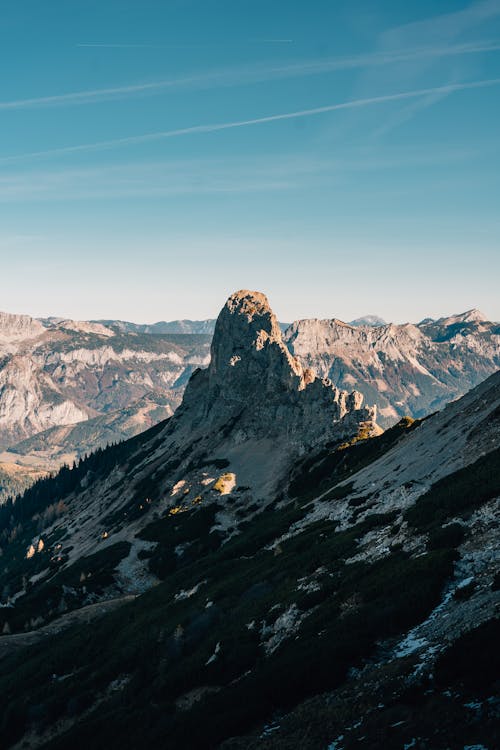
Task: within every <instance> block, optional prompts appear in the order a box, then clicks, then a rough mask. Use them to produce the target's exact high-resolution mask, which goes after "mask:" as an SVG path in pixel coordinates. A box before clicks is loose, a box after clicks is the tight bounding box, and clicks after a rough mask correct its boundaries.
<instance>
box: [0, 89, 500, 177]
mask: <svg viewBox="0 0 500 750" xmlns="http://www.w3.org/2000/svg"><path fill="white" fill-rule="evenodd" d="M498 85H500V78H490V79H486V80H482V81H471V82H468V83H451V84H448V85H446V86H435V87H432V88H425V89H414V90H412V91H401V92H399V93H396V94H386V95H384V96H372V97H365V98H362V99H350V100H348V101H345V102H339V103H337V104H327V105H325V106H323V107H313V108H309V109H301V110H295V111H293V112H282V113H280V114H274V115H267V116H264V117H255V118H252V119H246V120H233V121H231V122H219V123H209V124H205V125H191V126H189V127H185V128H176V129H173V130H162V131H158V132H155V133H145V134H143V135H133V136H126V137H124V138H113V139H111V140H107V141H97V142H94V143H82V144H78V145H75V146H65V147H62V148H55V149H48V150H45V151H34V152H31V153H27V154H19V155H17V156H4V157H0V163H9V162H17V161H24V160H27V159H34V158H44V157H51V156H64V155H67V154H75V153H82V152H89V151H100V150H107V149H111V148H119V147H123V146H131V145H134V144H141V143H147V142H150V141H159V140H163V139H166V138H177V137H180V136H184V135H194V134H197V133H213V132H216V131H221V130H230V129H233V128H245V127H251V126H254V125H264V124H266V123H271V122H279V121H281V120H295V119H298V118H304V117H312V116H316V115H322V114H326V113H328V112H336V111H340V110H349V109H361V108H363V107H370V106H373V105H378V104H384V103H387V102H395V101H404V100H408V99H418V98H420V97H427V96H431V95H446V94H453V93H456V92H458V91H466V90H469V89H480V88H488V87H492V86H498Z"/></svg>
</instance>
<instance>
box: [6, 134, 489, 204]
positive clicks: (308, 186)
mask: <svg viewBox="0 0 500 750" xmlns="http://www.w3.org/2000/svg"><path fill="white" fill-rule="evenodd" d="M481 148H482V150H483V152H484V145H483V146H482V147H481ZM478 153H479V151H478V149H469V150H464V149H456V148H448V149H443V148H440V149H439V151H438V152H437V153H436V152H435V151H433V150H432V151H429V149H428V148H427V147H426V148H408V147H404V148H400V149H395V148H394V147H392V146H391V147H390V148H381V149H379V150H378V152H377V154H376V155H374V154H373V152H372V151H370V149H367V148H366V147H363V148H355V149H350V150H349V151H348V152H346V151H345V149H339V153H338V155H334V154H332V155H331V156H330V157H328V158H325V157H324V156H323V155H318V154H314V153H312V154H311V153H304V154H297V153H289V154H284V155H280V156H277V155H269V154H265V155H261V156H255V155H252V157H249V156H246V157H245V156H243V157H234V158H232V159H230V160H227V159H214V158H211V157H207V158H204V159H187V160H186V159H171V160H162V161H156V160H155V161H150V160H146V161H142V160H141V161H132V162H126V163H121V164H105V165H103V164H99V165H96V166H79V167H78V166H76V167H73V166H71V167H67V166H54V167H47V168H39V169H32V168H29V169H27V170H26V169H15V170H10V171H9V172H7V173H6V172H4V173H3V174H0V203H22V204H26V203H28V202H30V203H32V202H50V201H57V202H60V201H79V200H82V201H95V200H114V199H119V200H122V199H127V198H138V199H151V198H160V197H168V196H177V197H180V196H189V195H200V194H203V195H210V194H224V193H230V194H234V193H264V192H276V191H290V190H300V191H310V190H313V189H314V188H317V187H319V186H320V187H321V188H322V189H326V188H329V189H330V188H337V189H344V187H345V185H346V180H347V184H352V183H350V177H349V175H351V174H352V173H360V172H361V173H365V174H366V173H369V172H373V171H376V172H377V175H379V174H380V172H381V171H395V170H397V171H399V170H401V169H406V168H408V167H410V168H412V169H415V168H416V169H418V170H421V169H422V170H426V169H431V170H435V169H436V165H438V164H439V165H441V166H443V165H448V164H451V163H453V164H455V163H457V162H464V161H470V160H471V159H476V158H477V156H478ZM357 189H358V188H357Z"/></svg>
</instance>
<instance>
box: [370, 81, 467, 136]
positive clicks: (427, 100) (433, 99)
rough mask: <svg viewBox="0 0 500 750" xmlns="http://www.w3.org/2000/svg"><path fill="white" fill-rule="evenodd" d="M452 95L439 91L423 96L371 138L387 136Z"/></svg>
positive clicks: (403, 109) (379, 128)
mask: <svg viewBox="0 0 500 750" xmlns="http://www.w3.org/2000/svg"><path fill="white" fill-rule="evenodd" d="M451 93H453V92H452V91H437V92H433V93H432V94H428V95H427V96H423V97H422V98H421V99H417V100H416V101H413V102H411V103H410V104H407V105H406V106H405V107H403V108H402V109H401V110H400V111H399V112H397V113H396V114H395V115H394V116H393V117H391V118H389V119H388V120H386V122H385V123H384V124H383V125H380V127H378V128H377V129H376V130H375V131H374V132H373V133H372V136H371V137H372V138H380V137H381V136H382V135H387V133H390V132H391V131H392V130H394V128H397V127H398V126H399V125H402V124H403V123H405V122H409V121H410V120H412V119H413V118H414V117H415V115H417V114H418V113H419V112H422V111H424V110H426V109H428V108H429V107H432V106H433V105H434V104H437V103H438V102H440V101H442V100H443V99H446V98H447V97H448V96H450V94H451Z"/></svg>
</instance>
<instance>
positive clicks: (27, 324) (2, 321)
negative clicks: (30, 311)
mask: <svg viewBox="0 0 500 750" xmlns="http://www.w3.org/2000/svg"><path fill="white" fill-rule="evenodd" d="M43 332H44V327H43V325H42V324H41V323H40V322H39V321H38V320H34V319H33V318H30V316H29V315H14V314H12V313H6V312H0V339H1V340H3V341H20V340H23V339H28V338H33V337H35V336H39V335H40V334H42V333H43Z"/></svg>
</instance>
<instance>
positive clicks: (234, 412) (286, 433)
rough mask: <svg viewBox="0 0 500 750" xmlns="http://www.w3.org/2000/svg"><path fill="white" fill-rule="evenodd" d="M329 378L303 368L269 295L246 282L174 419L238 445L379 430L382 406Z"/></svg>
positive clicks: (299, 444)
mask: <svg viewBox="0 0 500 750" xmlns="http://www.w3.org/2000/svg"><path fill="white" fill-rule="evenodd" d="M362 402H363V396H362V395H361V393H358V392H353V393H350V394H348V393H347V392H346V391H342V390H340V389H338V388H336V387H335V386H334V385H333V384H332V383H331V381H330V380H328V378H324V379H320V378H317V377H316V374H315V373H314V371H313V370H311V369H310V368H303V367H302V365H301V364H300V362H299V361H298V360H297V359H295V358H294V357H293V356H292V355H291V354H290V352H289V351H288V349H287V348H286V346H285V344H284V342H283V338H282V333H281V329H280V326H279V324H278V321H277V319H276V317H275V315H274V313H273V311H272V310H271V308H270V306H269V302H268V301H267V298H266V297H265V296H264V295H263V294H261V293H259V292H250V291H247V290H242V291H239V292H236V293H235V294H233V295H232V296H231V297H230V298H229V299H228V301H227V302H226V304H225V306H224V307H223V309H222V311H221V313H220V315H219V317H218V319H217V323H216V326H215V332H214V337H213V341H212V347H211V360H210V365H209V367H208V368H207V369H206V370H198V371H196V372H195V373H194V375H193V377H192V378H191V380H190V382H189V384H188V386H187V388H186V392H185V395H184V400H183V403H182V406H181V408H180V409H179V412H178V415H177V416H176V418H175V419H174V423H176V422H177V420H179V421H180V422H184V421H185V420H186V419H187V421H188V422H189V424H190V428H192V427H194V429H195V430H196V426H197V424H200V425H202V431H203V432H204V433H205V432H206V431H207V425H210V427H211V428H212V429H214V428H216V429H219V430H220V431H222V432H227V430H228V428H231V432H232V442H233V444H234V445H238V444H241V443H244V442H245V441H248V440H250V439H252V440H253V439H255V438H259V439H262V438H268V439H272V440H273V441H274V440H279V441H280V442H279V447H280V449H282V450H285V449H288V450H290V449H293V450H298V451H303V450H305V449H306V448H310V447H311V446H313V445H316V444H318V443H326V442H328V441H335V440H337V441H339V440H341V439H343V438H345V437H352V436H353V435H356V434H357V432H358V431H359V429H360V426H361V425H365V427H366V429H367V431H368V434H372V433H373V432H376V431H377V427H376V424H375V420H376V409H375V408H374V407H365V408H363V407H362Z"/></svg>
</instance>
